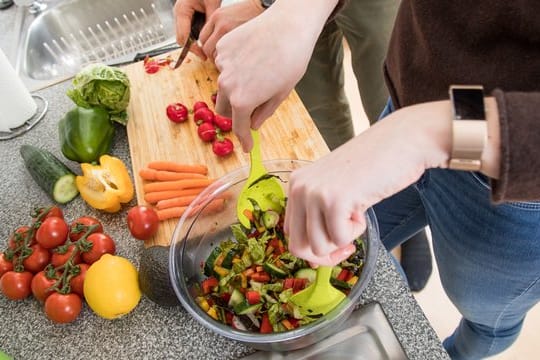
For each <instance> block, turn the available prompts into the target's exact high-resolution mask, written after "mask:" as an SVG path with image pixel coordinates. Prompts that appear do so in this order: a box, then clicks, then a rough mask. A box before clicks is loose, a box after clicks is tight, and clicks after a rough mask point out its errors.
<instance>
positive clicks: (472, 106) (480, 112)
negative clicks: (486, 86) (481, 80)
mask: <svg viewBox="0 0 540 360" xmlns="http://www.w3.org/2000/svg"><path fill="white" fill-rule="evenodd" d="M450 97H451V100H452V102H453V103H454V118H455V119H456V120H485V118H486V114H485V110H484V91H483V90H482V88H481V87H472V86H471V87H452V88H450Z"/></svg>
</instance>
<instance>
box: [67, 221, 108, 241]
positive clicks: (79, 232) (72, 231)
mask: <svg viewBox="0 0 540 360" xmlns="http://www.w3.org/2000/svg"><path fill="white" fill-rule="evenodd" d="M90 225H98V226H97V227H96V228H95V229H94V230H93V231H92V232H91V233H98V232H103V225H102V224H101V222H100V221H99V220H98V219H96V218H94V217H92V216H81V217H80V218H78V219H76V220H74V221H73V222H72V223H71V225H70V226H69V239H70V240H71V241H77V240H79V239H80V238H81V237H82V236H83V235H84V234H85V233H86V231H87V229H86V227H87V226H90Z"/></svg>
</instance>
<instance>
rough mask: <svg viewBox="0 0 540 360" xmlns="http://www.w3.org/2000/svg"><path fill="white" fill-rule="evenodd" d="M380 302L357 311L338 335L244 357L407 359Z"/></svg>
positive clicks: (271, 359)
mask: <svg viewBox="0 0 540 360" xmlns="http://www.w3.org/2000/svg"><path fill="white" fill-rule="evenodd" d="M407 359H408V357H407V355H406V354H405V351H404V350H403V348H402V347H401V344H400V342H399V340H398V339H397V337H396V335H395V334H394V331H393V329H392V327H391V325H390V323H389V322H388V320H387V319H386V315H384V312H383V310H382V308H381V306H380V305H379V304H378V303H371V304H368V305H365V306H362V307H361V308H360V309H359V310H356V311H354V312H353V313H352V314H351V316H350V317H349V318H348V319H347V321H346V322H345V323H344V324H343V325H342V326H341V327H340V329H339V330H338V331H336V333H335V334H334V335H331V336H329V337H327V338H326V339H323V340H322V341H320V342H318V343H316V344H314V345H312V346H309V347H307V348H303V349H300V350H295V351H289V352H287V353H278V352H265V351H258V352H256V353H254V354H252V355H249V356H246V357H244V358H242V360H407Z"/></svg>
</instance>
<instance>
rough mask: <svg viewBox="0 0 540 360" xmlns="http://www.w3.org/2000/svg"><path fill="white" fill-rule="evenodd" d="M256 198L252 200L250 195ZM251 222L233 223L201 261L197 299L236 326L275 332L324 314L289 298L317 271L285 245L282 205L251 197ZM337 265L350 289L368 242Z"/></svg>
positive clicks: (340, 281) (337, 276)
mask: <svg viewBox="0 0 540 360" xmlns="http://www.w3.org/2000/svg"><path fill="white" fill-rule="evenodd" d="M252 202H253V201H252ZM253 205H254V210H253V212H250V213H249V214H248V215H249V216H248V218H249V219H250V224H251V228H250V229H246V228H245V227H244V226H242V225H241V224H240V223H237V224H233V225H231V230H232V234H233V237H232V238H230V239H228V240H226V241H224V242H221V243H220V244H219V245H217V246H216V247H214V248H213V250H212V252H211V253H210V255H209V256H208V258H207V259H206V261H205V262H204V263H203V264H201V265H202V271H203V273H204V275H205V276H206V277H205V279H204V280H202V282H200V283H199V284H197V285H196V289H194V291H195V292H196V299H195V300H196V302H197V303H198V305H199V306H200V307H201V308H202V309H203V310H204V311H205V312H206V313H207V314H208V315H209V316H210V317H212V318H213V319H215V320H217V321H220V322H222V323H224V324H227V325H230V326H232V327H233V328H235V329H239V330H245V331H251V332H259V333H274V332H283V331H289V330H293V329H296V328H298V327H300V326H303V325H306V324H309V323H310V322H312V321H315V320H317V318H318V317H319V316H320V315H319V316H313V315H312V316H304V315H302V314H301V312H300V310H299V309H298V308H297V307H296V306H295V305H294V304H292V303H290V302H289V301H288V300H289V298H290V297H291V296H292V295H293V294H294V293H296V292H298V291H300V290H303V289H304V288H305V287H307V286H308V285H309V284H310V283H312V282H313V281H314V280H315V277H316V271H315V270H314V269H312V268H311V267H310V266H309V264H308V263H307V262H306V261H304V260H302V259H300V258H297V257H295V256H294V255H292V254H291V253H290V252H289V251H288V250H287V239H286V238H285V235H284V233H283V220H284V209H285V207H284V206H282V207H281V208H282V210H281V211H277V212H276V211H274V210H268V211H262V210H261V209H260V207H259V206H258V205H257V204H256V203H255V202H253ZM355 245H356V251H355V253H353V254H352V255H351V256H350V257H349V258H348V259H347V260H345V261H343V262H341V263H340V264H339V265H338V266H335V267H334V269H333V271H332V277H331V280H330V281H331V283H332V285H333V286H335V287H336V288H337V289H340V290H341V291H343V292H344V293H345V294H348V293H349V291H350V289H351V288H352V287H353V286H354V285H355V284H356V282H357V281H358V278H359V276H360V273H361V271H362V267H363V264H364V260H365V254H366V249H365V242H364V240H363V239H362V237H359V238H358V239H356V240H355Z"/></svg>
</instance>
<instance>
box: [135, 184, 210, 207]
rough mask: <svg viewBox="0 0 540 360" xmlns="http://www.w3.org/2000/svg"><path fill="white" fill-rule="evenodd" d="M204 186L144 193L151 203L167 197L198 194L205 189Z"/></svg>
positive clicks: (147, 200)
mask: <svg viewBox="0 0 540 360" xmlns="http://www.w3.org/2000/svg"><path fill="white" fill-rule="evenodd" d="M204 189H205V188H204V187H198V188H191V189H180V190H167V191H152V192H147V193H146V194H145V195H144V200H145V201H146V202H148V203H150V204H154V203H157V202H158V201H161V200H165V199H172V198H177V197H181V196H190V195H198V194H200V193H201V191H203V190H204Z"/></svg>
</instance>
